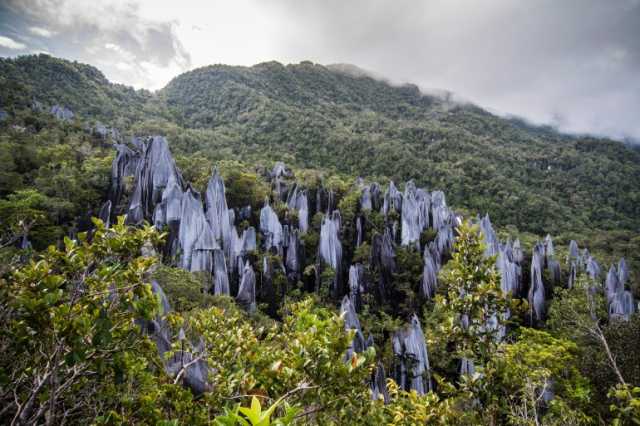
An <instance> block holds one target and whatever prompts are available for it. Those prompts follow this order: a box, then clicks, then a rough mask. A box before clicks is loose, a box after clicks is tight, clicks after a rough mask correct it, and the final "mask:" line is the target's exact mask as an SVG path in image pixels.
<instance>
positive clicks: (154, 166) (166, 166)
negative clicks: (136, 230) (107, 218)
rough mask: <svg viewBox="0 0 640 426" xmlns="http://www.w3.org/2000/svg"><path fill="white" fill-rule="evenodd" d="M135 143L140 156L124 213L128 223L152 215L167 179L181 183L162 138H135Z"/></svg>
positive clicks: (165, 141)
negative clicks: (127, 205) (140, 147)
mask: <svg viewBox="0 0 640 426" xmlns="http://www.w3.org/2000/svg"><path fill="white" fill-rule="evenodd" d="M136 144H139V145H141V146H142V155H141V158H140V161H139V162H138V164H137V168H136V183H135V189H134V191H133V195H132V197H131V203H130V205H129V210H128V213H127V222H128V223H130V224H139V223H141V222H142V221H143V220H144V219H148V220H151V219H152V218H153V216H154V210H155V206H156V204H158V203H159V202H160V201H161V200H162V194H163V192H164V189H165V188H166V187H167V185H168V183H169V181H170V180H171V179H173V180H175V182H177V184H178V186H180V187H183V186H184V185H183V181H182V176H181V175H180V172H179V171H178V169H177V167H176V165H175V162H174V160H173V157H172V156H171V152H170V151H169V146H168V144H167V140H166V139H165V138H164V137H161V136H153V137H151V138H146V139H138V141H137V142H136Z"/></svg>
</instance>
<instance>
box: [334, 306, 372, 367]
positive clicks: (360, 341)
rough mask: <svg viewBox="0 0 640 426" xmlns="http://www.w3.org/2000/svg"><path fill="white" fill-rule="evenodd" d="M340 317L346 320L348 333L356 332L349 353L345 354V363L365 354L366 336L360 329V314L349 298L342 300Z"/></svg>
mask: <svg viewBox="0 0 640 426" xmlns="http://www.w3.org/2000/svg"><path fill="white" fill-rule="evenodd" d="M340 316H341V317H342V319H343V320H344V328H345V330H346V331H354V332H355V334H354V336H353V341H352V342H351V345H349V348H348V349H347V353H346V354H345V357H344V359H345V362H348V361H349V360H351V358H352V357H353V354H354V353H360V352H363V351H364V350H365V349H366V348H365V340H364V335H363V334H362V328H361V327H360V321H359V320H358V314H357V313H356V310H355V307H354V306H353V303H351V299H350V298H349V296H344V297H343V298H342V304H341V305H340Z"/></svg>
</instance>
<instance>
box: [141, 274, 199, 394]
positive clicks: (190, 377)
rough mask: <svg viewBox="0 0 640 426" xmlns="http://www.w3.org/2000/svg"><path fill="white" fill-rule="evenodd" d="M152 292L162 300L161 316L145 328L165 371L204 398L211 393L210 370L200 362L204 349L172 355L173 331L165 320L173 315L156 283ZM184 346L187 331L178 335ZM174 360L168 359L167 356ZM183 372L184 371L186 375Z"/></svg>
mask: <svg viewBox="0 0 640 426" xmlns="http://www.w3.org/2000/svg"><path fill="white" fill-rule="evenodd" d="M151 290H152V291H153V293H154V294H155V295H156V296H157V297H158V298H159V300H160V313H159V315H158V317H157V318H156V319H155V320H151V321H144V322H143V327H144V329H145V330H146V332H147V333H149V334H150V335H151V336H152V337H153V339H154V340H155V342H156V347H157V348H158V353H159V354H160V359H162V360H164V368H165V371H166V372H167V374H169V375H170V376H171V377H176V376H177V375H178V374H181V377H182V380H181V382H182V384H183V386H185V387H187V388H189V389H190V390H191V392H193V394H194V395H196V396H198V395H202V394H203V393H205V392H207V391H208V390H210V389H211V385H210V384H209V382H208V381H209V367H208V365H207V362H206V360H205V359H204V357H202V359H199V358H200V356H201V354H202V353H203V348H202V345H196V346H194V351H193V353H192V352H188V351H185V350H184V349H183V350H179V351H175V352H171V351H172V345H171V331H170V329H169V326H168V324H167V323H166V321H165V320H164V316H165V315H166V314H168V313H169V312H170V311H171V307H170V305H169V302H168V300H167V297H166V295H165V294H164V291H162V288H161V287H160V285H159V284H158V283H157V282H156V281H155V280H154V281H152V282H151ZM178 339H179V341H181V342H184V341H185V340H186V337H185V334H184V331H183V330H182V329H181V330H180V333H179V334H178ZM169 352H171V353H170V355H171V356H167V355H166V354H167V353H169ZM183 370H184V371H183Z"/></svg>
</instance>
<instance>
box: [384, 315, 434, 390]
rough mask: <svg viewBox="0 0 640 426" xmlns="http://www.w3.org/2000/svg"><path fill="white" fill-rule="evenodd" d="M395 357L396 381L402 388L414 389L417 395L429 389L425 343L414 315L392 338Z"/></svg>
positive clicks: (429, 377)
mask: <svg viewBox="0 0 640 426" xmlns="http://www.w3.org/2000/svg"><path fill="white" fill-rule="evenodd" d="M392 344H393V354H394V357H395V359H396V381H397V382H398V384H399V385H400V387H401V388H402V389H405V390H415V391H416V392H417V393H418V394H419V395H424V394H425V393H427V392H429V391H431V371H430V370H431V369H430V367H429V355H428V353H427V343H426V341H425V339H424V334H423V333H422V328H421V327H420V320H418V317H417V316H416V315H413V316H412V317H411V322H410V324H409V326H408V327H407V328H403V329H400V330H399V331H397V332H396V333H395V334H394V336H393V339H392Z"/></svg>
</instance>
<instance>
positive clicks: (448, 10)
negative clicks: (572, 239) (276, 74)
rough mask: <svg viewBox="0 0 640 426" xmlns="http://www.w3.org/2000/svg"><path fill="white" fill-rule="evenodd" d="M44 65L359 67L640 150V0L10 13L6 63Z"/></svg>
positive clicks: (158, 73) (161, 80) (150, 76)
mask: <svg viewBox="0 0 640 426" xmlns="http://www.w3.org/2000/svg"><path fill="white" fill-rule="evenodd" d="M35 52H48V53H50V54H52V55H54V56H60V57H64V58H69V59H75V60H79V61H81V62H86V63H89V64H92V65H95V66H96V67H98V68H99V69H100V70H102V71H103V72H104V73H105V75H106V76H107V77H108V78H109V79H110V80H112V81H116V82H120V83H125V84H129V85H133V86H135V87H137V88H140V87H144V88H148V89H159V88H161V87H163V86H164V85H165V84H166V83H167V82H168V81H169V80H170V79H171V78H172V77H174V76H176V75H178V74H179V73H181V72H183V71H186V70H189V69H192V68H195V67H199V66H204V65H209V64H214V63H225V64H236V65H253V64H256V63H259V62H263V61H269V60H277V61H280V62H283V63H297V62H300V61H302V60H311V61H313V62H317V63H321V64H330V63H351V64H355V65H357V66H359V67H361V68H364V69H367V70H370V71H372V72H375V73H376V74H379V75H382V76H385V77H387V78H389V79H390V80H392V81H394V82H398V83H402V82H411V83H415V84H417V85H418V86H420V87H421V88H423V89H424V90H429V89H445V90H449V91H451V92H454V93H455V94H456V95H458V96H459V97H461V98H463V99H466V100H469V101H471V102H474V103H477V104H479V105H481V106H483V107H485V108H488V109H490V110H491V111H494V112H496V113H500V114H513V115H518V116H522V117H524V118H526V119H529V120H530V121H533V122H536V123H544V124H552V125H555V126H557V127H559V128H560V129H561V130H564V131H569V132H579V133H583V132H584V133H594V134H602V135H607V136H611V137H615V138H626V137H628V138H634V139H637V140H640V0H561V1H558V0H537V1H526V0H525V1H513V0H469V1H456V0H415V1H409V0H389V1H384V2H383V1H377V0H316V1H310V0H229V1H220V0H206V1H196V0H177V1H176V0H172V1H164V0H141V1H126V0H101V1H92V0H0V55H1V56H16V55H21V54H27V53H35Z"/></svg>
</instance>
